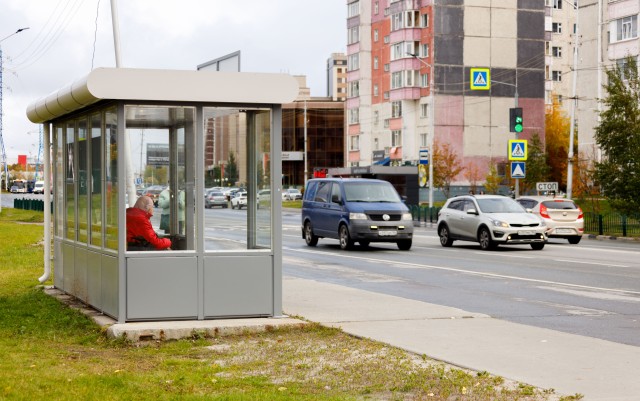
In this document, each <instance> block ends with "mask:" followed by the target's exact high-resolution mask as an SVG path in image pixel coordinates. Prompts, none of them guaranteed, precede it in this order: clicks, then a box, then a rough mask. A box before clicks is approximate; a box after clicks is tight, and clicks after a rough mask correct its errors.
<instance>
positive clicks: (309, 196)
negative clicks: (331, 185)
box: [304, 181, 318, 201]
mask: <svg viewBox="0 0 640 401" xmlns="http://www.w3.org/2000/svg"><path fill="white" fill-rule="evenodd" d="M317 186H318V183H317V182H316V181H309V184H307V189H305V191H304V200H306V201H310V200H313V197H314V194H315V193H316V187H317Z"/></svg>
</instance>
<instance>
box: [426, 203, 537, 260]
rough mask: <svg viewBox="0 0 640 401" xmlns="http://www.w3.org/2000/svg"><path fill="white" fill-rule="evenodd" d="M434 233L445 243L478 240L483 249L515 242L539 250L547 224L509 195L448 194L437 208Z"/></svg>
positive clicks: (442, 243)
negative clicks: (451, 195) (449, 196)
mask: <svg viewBox="0 0 640 401" xmlns="http://www.w3.org/2000/svg"><path fill="white" fill-rule="evenodd" d="M438 236H439V237H440V244H441V245H442V246H445V247H449V246H451V245H452V244H453V241H458V240H461V241H472V242H478V243H479V244H480V248H482V249H483V250H490V249H495V248H496V247H497V246H498V245H518V244H528V245H530V246H531V248H532V249H534V250H541V249H542V248H544V245H545V244H546V243H547V225H546V224H545V221H544V220H543V219H541V218H540V217H538V216H536V215H535V214H533V213H528V212H527V211H526V210H525V209H524V208H523V207H522V206H521V205H520V204H519V203H518V202H516V201H515V200H513V199H511V198H507V197H505V196H499V195H475V196H474V195H464V196H456V197H454V198H450V199H449V200H447V203H445V205H444V206H443V207H442V209H440V211H439V212H438Z"/></svg>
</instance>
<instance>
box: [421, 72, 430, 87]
mask: <svg viewBox="0 0 640 401" xmlns="http://www.w3.org/2000/svg"><path fill="white" fill-rule="evenodd" d="M420 85H421V86H422V87H423V88H428V87H429V74H422V75H420Z"/></svg>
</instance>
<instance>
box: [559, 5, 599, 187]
mask: <svg viewBox="0 0 640 401" xmlns="http://www.w3.org/2000/svg"><path fill="white" fill-rule="evenodd" d="M565 1H566V0H565ZM569 4H571V3H569ZM571 5H572V6H573V8H574V9H575V10H576V29H575V32H574V43H573V82H572V98H573V105H572V107H571V124H570V128H569V154H568V155H567V156H568V160H567V198H568V199H571V196H572V192H573V135H574V134H575V133H574V131H575V128H576V109H577V108H578V96H577V93H576V92H577V82H578V45H579V43H578V42H579V40H580V33H579V26H580V23H579V22H580V5H579V2H578V0H576V1H575V5H574V4H571ZM598 29H600V26H598Z"/></svg>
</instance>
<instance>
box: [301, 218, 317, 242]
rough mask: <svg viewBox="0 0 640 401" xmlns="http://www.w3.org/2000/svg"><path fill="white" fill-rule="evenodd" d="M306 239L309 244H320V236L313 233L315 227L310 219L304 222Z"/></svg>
mask: <svg viewBox="0 0 640 401" xmlns="http://www.w3.org/2000/svg"><path fill="white" fill-rule="evenodd" d="M304 241H305V242H306V243H307V245H308V246H316V245H317V244H318V237H317V236H316V235H314V234H313V227H312V226H311V223H310V222H308V221H307V222H306V223H304Z"/></svg>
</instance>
